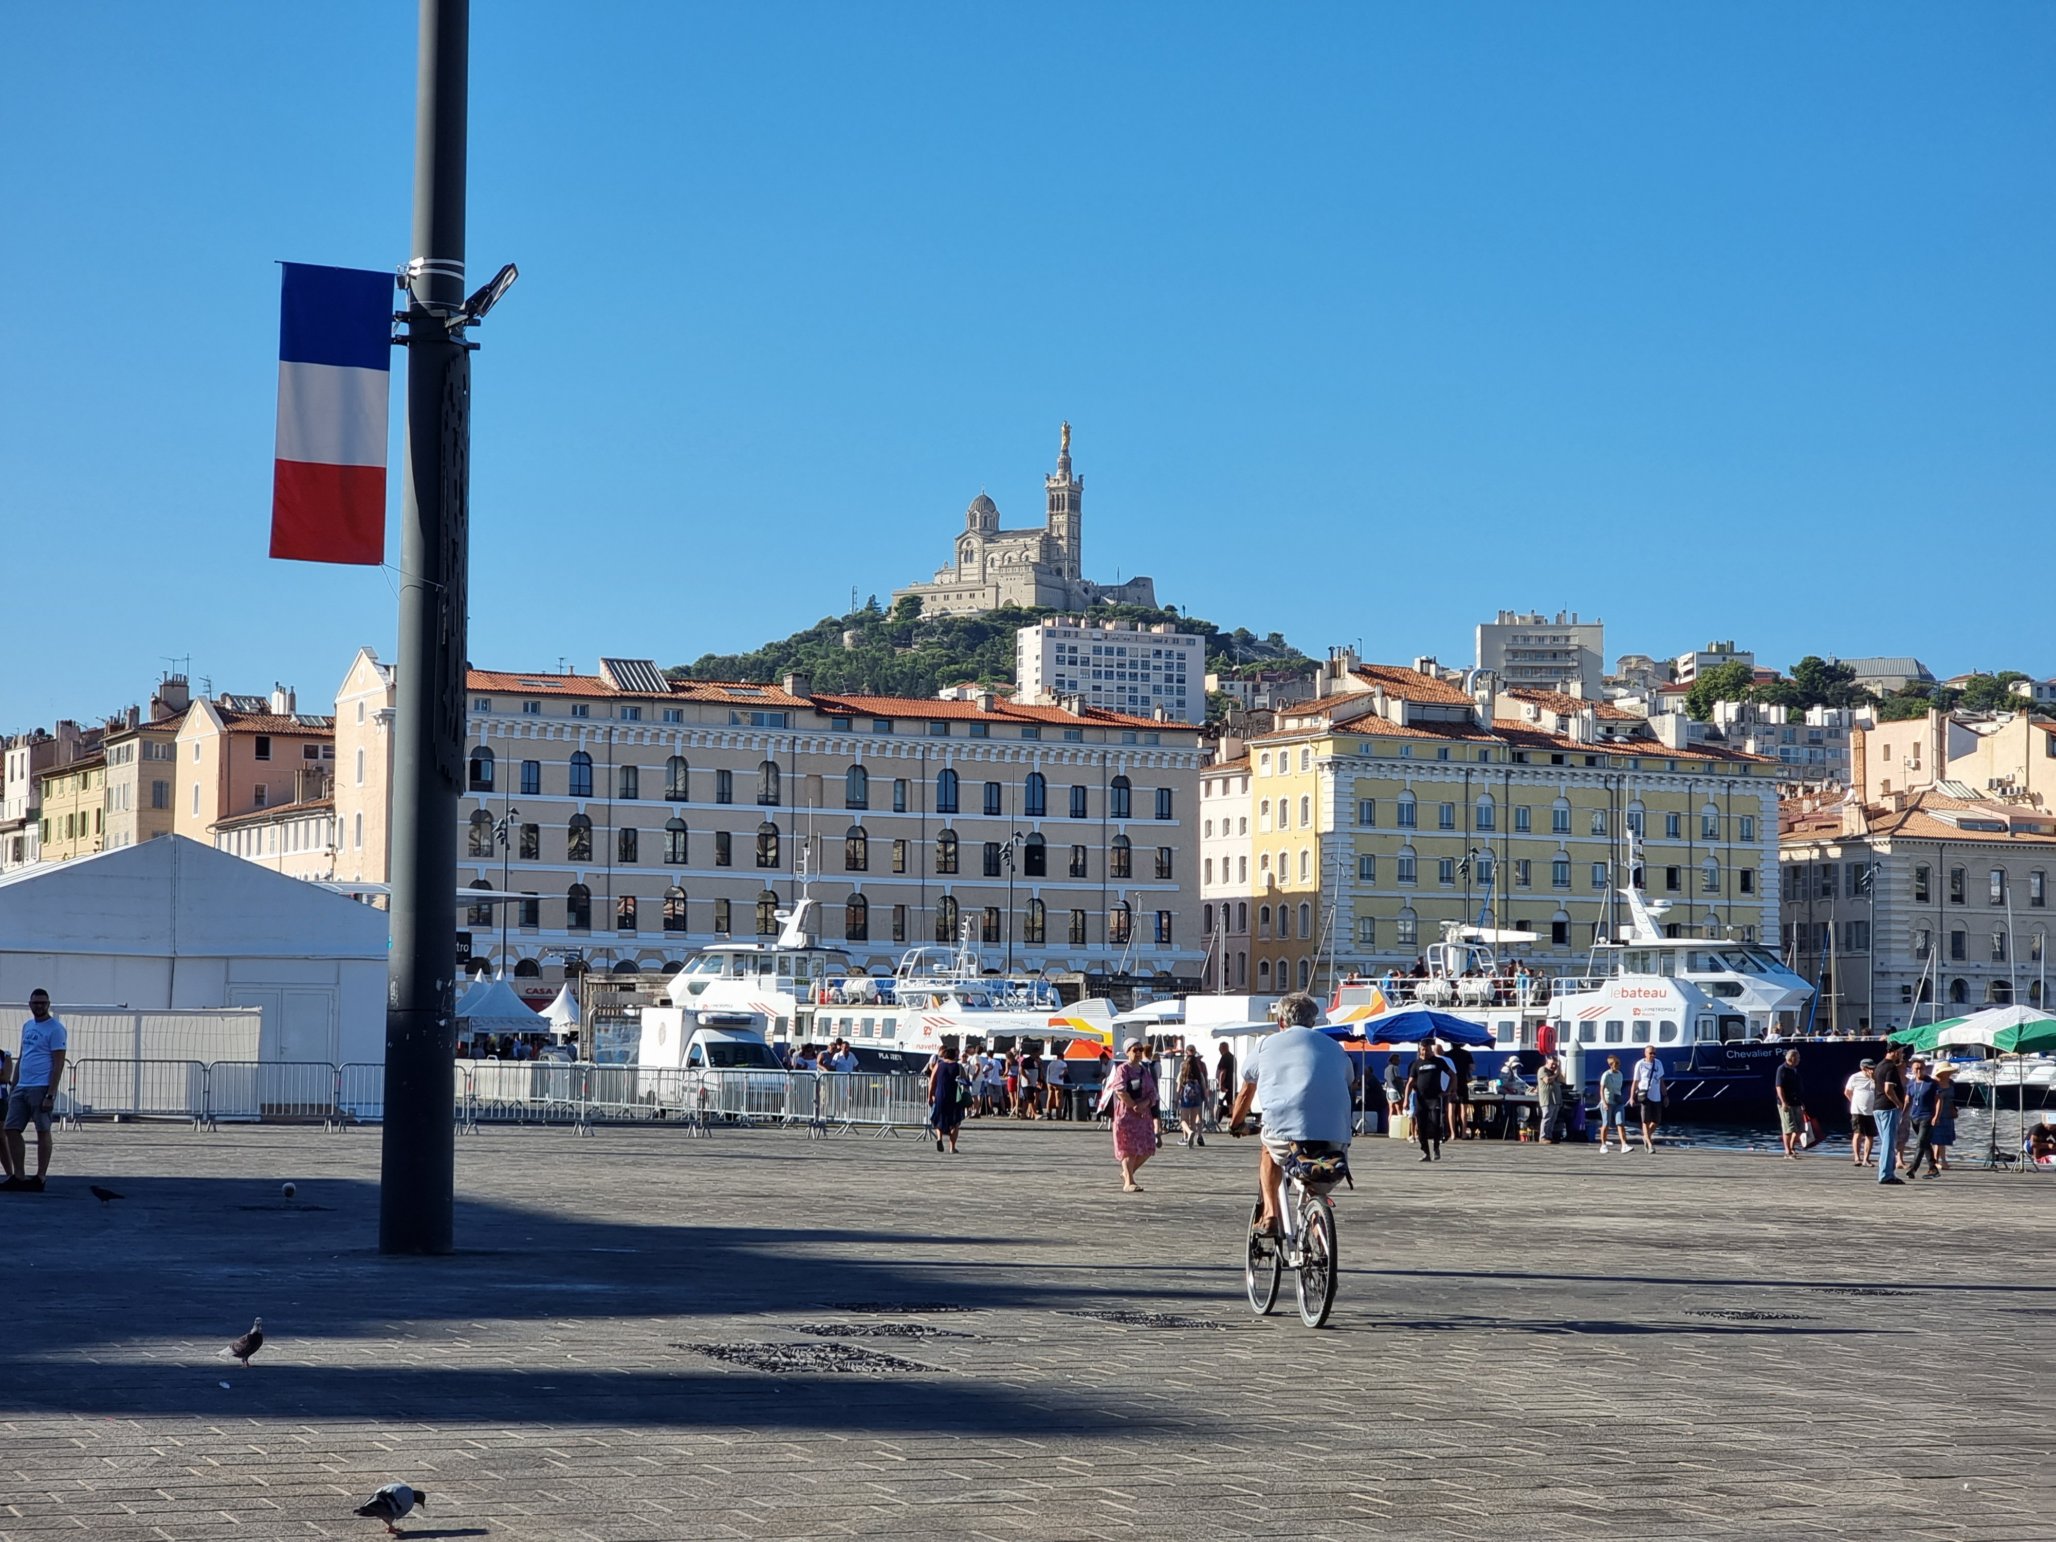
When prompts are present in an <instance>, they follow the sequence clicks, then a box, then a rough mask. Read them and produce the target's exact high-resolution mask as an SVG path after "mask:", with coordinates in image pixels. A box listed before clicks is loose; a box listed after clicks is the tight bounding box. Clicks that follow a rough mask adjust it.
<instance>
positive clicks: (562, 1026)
mask: <svg viewBox="0 0 2056 1542" xmlns="http://www.w3.org/2000/svg"><path fill="white" fill-rule="evenodd" d="M541 1016H542V1019H543V1021H544V1022H546V1023H548V1024H549V1025H550V1026H551V1027H552V1028H554V1029H556V1030H557V1031H558V1032H559V1033H568V1032H569V1031H570V1030H571V1029H573V1028H576V1027H577V1026H578V998H577V997H576V996H574V995H572V994H571V982H570V981H569V980H566V981H565V982H564V985H563V988H562V989H561V990H559V991H558V992H557V995H556V999H555V1000H553V1001H552V1002H551V1003H550V1004H549V1005H548V1006H546V1007H544V1008H543V1010H542V1013H541Z"/></svg>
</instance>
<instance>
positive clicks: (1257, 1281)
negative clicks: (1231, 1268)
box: [1242, 1200, 1285, 1317]
mask: <svg viewBox="0 0 2056 1542" xmlns="http://www.w3.org/2000/svg"><path fill="white" fill-rule="evenodd" d="M1263 1213H1264V1207H1263V1202H1262V1201H1261V1200H1259V1201H1258V1202H1257V1203H1256V1204H1255V1205H1254V1206H1253V1207H1252V1208H1251V1210H1250V1212H1249V1224H1250V1227H1251V1231H1250V1233H1249V1250H1248V1252H1247V1253H1246V1254H1245V1255H1244V1258H1243V1262H1242V1281H1243V1284H1245V1285H1246V1286H1248V1288H1249V1304H1250V1306H1251V1307H1253V1308H1255V1310H1256V1315H1257V1316H1259V1317H1268V1316H1269V1315H1270V1311H1271V1308H1272V1307H1273V1306H1275V1305H1277V1302H1278V1279H1279V1276H1280V1275H1281V1274H1283V1273H1284V1269H1285V1258H1284V1253H1283V1250H1282V1249H1281V1247H1280V1245H1279V1242H1278V1239H1277V1238H1276V1237H1267V1236H1263V1235H1261V1234H1260V1233H1258V1232H1257V1231H1256V1230H1255V1229H1254V1228H1255V1226H1256V1222H1257V1217H1258V1216H1260V1215H1262V1214H1263Z"/></svg>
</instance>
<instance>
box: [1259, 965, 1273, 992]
mask: <svg viewBox="0 0 2056 1542" xmlns="http://www.w3.org/2000/svg"><path fill="white" fill-rule="evenodd" d="M1256 987H1257V989H1258V990H1263V991H1267V990H1269V989H1270V988H1271V961H1270V960H1269V959H1267V958H1260V959H1258V960H1257V961H1256Z"/></svg>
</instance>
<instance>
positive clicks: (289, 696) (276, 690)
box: [271, 680, 298, 717]
mask: <svg viewBox="0 0 2056 1542" xmlns="http://www.w3.org/2000/svg"><path fill="white" fill-rule="evenodd" d="M271 710H272V711H273V712H276V713H277V714H278V715H279V716H280V717H291V716H292V715H293V713H294V712H295V711H297V710H298V709H297V708H296V707H295V705H294V695H293V688H292V687H291V686H290V685H280V684H279V683H278V682H277V681H276V680H274V681H273V682H272V683H271Z"/></svg>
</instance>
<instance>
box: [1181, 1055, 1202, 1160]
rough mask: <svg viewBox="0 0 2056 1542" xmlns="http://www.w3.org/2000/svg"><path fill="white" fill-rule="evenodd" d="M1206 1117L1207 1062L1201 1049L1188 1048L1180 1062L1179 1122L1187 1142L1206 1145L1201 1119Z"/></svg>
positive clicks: (1191, 1144) (1194, 1144) (1188, 1143)
mask: <svg viewBox="0 0 2056 1542" xmlns="http://www.w3.org/2000/svg"><path fill="white" fill-rule="evenodd" d="M1205 1117H1206V1062H1205V1061H1203V1060H1201V1059H1200V1058H1199V1051H1198V1050H1196V1049H1192V1048H1189V1047H1188V1048H1187V1049H1186V1051H1185V1054H1184V1056H1183V1057H1182V1058H1181V1059H1180V1060H1179V1062H1178V1123H1179V1124H1180V1125H1182V1126H1183V1127H1184V1130H1185V1144H1186V1145H1188V1146H1204V1145H1205V1144H1206V1132H1205V1131H1203V1130H1202V1129H1201V1128H1200V1121H1201V1120H1202V1119H1204V1118H1205Z"/></svg>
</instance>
